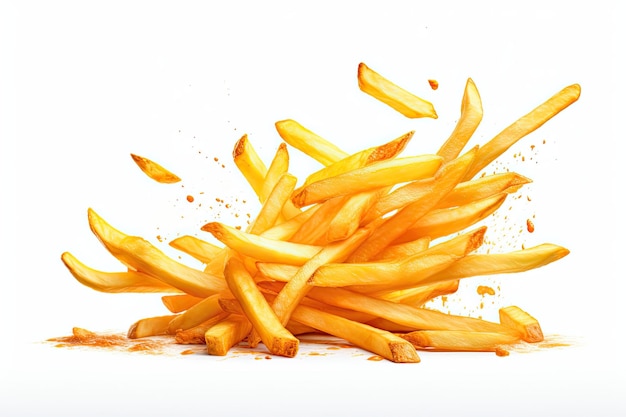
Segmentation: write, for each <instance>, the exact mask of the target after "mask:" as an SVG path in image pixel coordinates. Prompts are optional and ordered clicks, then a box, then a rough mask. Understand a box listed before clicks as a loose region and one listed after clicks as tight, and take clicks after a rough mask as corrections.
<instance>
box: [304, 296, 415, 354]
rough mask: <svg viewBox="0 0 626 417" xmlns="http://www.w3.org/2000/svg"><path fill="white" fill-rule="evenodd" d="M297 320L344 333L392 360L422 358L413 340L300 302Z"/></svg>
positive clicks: (345, 336) (335, 333) (361, 346)
mask: <svg viewBox="0 0 626 417" xmlns="http://www.w3.org/2000/svg"><path fill="white" fill-rule="evenodd" d="M292 317H293V319H294V320H295V321H298V322H300V323H302V324H305V325H307V326H310V327H313V328H315V329H318V330H320V331H322V332H325V333H328V334H331V335H333V336H337V337H340V338H342V339H345V340H347V341H348V342H350V343H352V344H354V345H355V346H358V347H360V348H362V349H365V350H368V351H370V352H373V353H375V354H377V355H380V356H382V357H383V358H385V359H388V360H390V361H392V362H401V363H416V362H419V361H420V358H419V356H418V354H417V352H416V351H415V348H414V347H413V345H411V343H409V342H407V341H406V340H404V339H402V338H401V337H399V336H396V335H394V334H393V333H390V332H387V331H384V330H380V329H377V328H375V327H372V326H368V325H367V324H363V323H359V322H356V321H352V320H348V319H346V318H343V317H340V316H335V315H333V314H330V313H327V312H324V311H321V310H317V309H315V308H312V307H308V306H304V305H300V306H298V307H297V308H296V309H295V311H294V312H293V315H292Z"/></svg>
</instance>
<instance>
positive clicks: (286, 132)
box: [275, 119, 348, 166]
mask: <svg viewBox="0 0 626 417" xmlns="http://www.w3.org/2000/svg"><path fill="white" fill-rule="evenodd" d="M275 126H276V130H277V131H278V134H279V135H280V137H281V138H282V139H283V140H284V141H285V142H287V143H288V144H289V145H291V146H293V147H294V148H296V149H298V150H300V151H302V152H304V153H305V154H306V155H308V156H310V157H311V158H313V159H315V160H316V161H318V162H319V163H321V164H322V165H325V166H326V165H330V164H332V163H334V162H337V161H339V160H341V159H343V158H345V157H347V156H348V154H347V153H346V152H344V151H342V150H341V149H339V148H338V147H337V146H336V145H333V144H332V143H331V142H329V141H327V140H326V139H324V138H322V137H321V136H318V135H316V134H315V133H313V132H311V131H310V130H309V129H307V128H305V127H304V126H302V125H301V124H300V123H298V122H296V121H295V120H291V119H287V120H281V121H279V122H276V125H275Z"/></svg>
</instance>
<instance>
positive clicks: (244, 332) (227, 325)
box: [204, 315, 252, 356]
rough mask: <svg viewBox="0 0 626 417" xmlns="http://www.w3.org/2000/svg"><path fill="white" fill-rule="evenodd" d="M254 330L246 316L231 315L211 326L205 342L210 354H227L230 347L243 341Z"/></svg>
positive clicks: (205, 334) (206, 333) (205, 336)
mask: <svg viewBox="0 0 626 417" xmlns="http://www.w3.org/2000/svg"><path fill="white" fill-rule="evenodd" d="M250 330H252V324H250V322H249V321H248V319H247V318H246V317H244V316H237V315H229V316H228V317H226V318H225V319H224V320H222V321H220V322H219V323H217V324H215V325H213V326H211V327H209V329H207V330H206V332H205V333H204V342H205V344H206V349H207V353H208V354H209V355H216V356H225V355H226V354H228V351H229V350H230V348H232V347H233V346H235V345H236V344H237V343H239V342H241V341H242V340H243V339H245V338H246V336H248V334H249V333H250Z"/></svg>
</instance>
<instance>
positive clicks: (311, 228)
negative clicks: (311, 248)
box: [289, 196, 350, 245]
mask: <svg viewBox="0 0 626 417" xmlns="http://www.w3.org/2000/svg"><path fill="white" fill-rule="evenodd" d="M349 199H350V196H339V197H333V198H331V199H328V200H326V201H324V202H323V203H321V204H318V205H315V206H312V207H311V208H309V209H308V210H311V209H312V208H316V209H317V211H316V212H315V213H313V215H311V217H309V218H308V219H307V220H306V221H305V222H303V223H302V224H301V225H300V228H299V229H298V230H297V231H296V232H295V233H294V234H293V235H292V236H291V238H290V239H289V240H290V241H291V242H296V243H304V244H309V245H318V244H320V243H322V244H324V243H326V239H327V236H326V234H327V232H328V229H329V228H330V223H331V222H332V220H333V219H334V218H335V216H336V215H337V213H339V212H340V211H341V209H342V207H343V206H344V205H345V204H346V202H347V201H348V200H349Z"/></svg>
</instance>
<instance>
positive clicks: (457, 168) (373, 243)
mask: <svg viewBox="0 0 626 417" xmlns="http://www.w3.org/2000/svg"><path fill="white" fill-rule="evenodd" d="M475 153H476V149H473V150H472V151H470V152H468V153H467V154H465V155H463V156H461V157H459V158H457V159H454V160H452V161H450V162H448V163H447V164H445V165H443V166H442V167H441V169H440V170H439V171H438V172H437V174H436V175H435V181H434V182H433V183H432V184H431V187H429V192H428V194H427V195H425V196H422V197H421V198H418V199H417V200H415V201H413V202H411V203H410V204H408V205H406V206H405V207H403V208H402V209H401V210H399V211H398V212H397V213H396V214H394V215H393V216H391V217H389V218H387V219H386V220H385V221H384V222H383V223H382V224H381V225H380V226H379V227H377V228H376V230H374V231H373V232H372V234H371V235H370V236H369V238H368V239H367V240H366V241H365V242H363V244H362V245H361V246H359V247H358V249H357V250H355V251H354V253H353V254H352V255H351V256H350V257H349V258H348V262H366V261H369V260H370V259H372V258H373V257H375V256H376V255H378V254H379V253H380V252H381V251H382V250H384V249H385V248H386V247H387V246H389V245H390V244H391V243H392V242H393V241H394V240H396V239H397V238H398V237H399V236H401V235H402V234H404V233H405V231H406V228H407V227H408V226H410V225H412V224H415V223H416V222H417V221H418V220H419V219H421V218H422V217H423V216H424V215H425V214H427V213H428V212H429V211H430V210H431V209H432V208H433V207H434V206H435V204H437V202H438V201H439V200H441V199H442V198H443V197H444V196H445V195H446V194H448V192H450V190H452V189H453V188H454V187H455V186H456V184H458V182H459V181H460V180H461V178H462V177H463V175H464V174H465V172H466V171H467V168H468V167H469V165H470V164H471V163H472V160H473V159H474V155H475Z"/></svg>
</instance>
